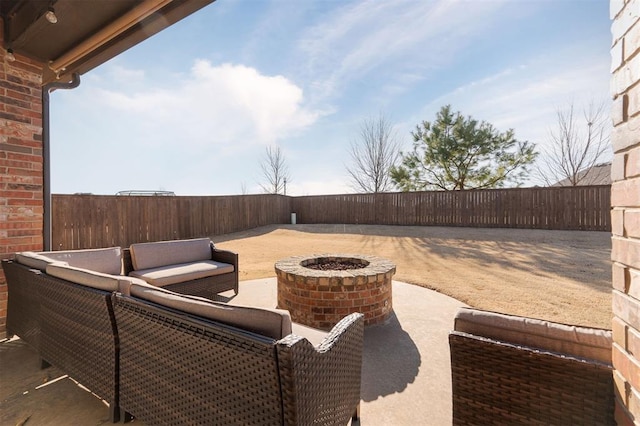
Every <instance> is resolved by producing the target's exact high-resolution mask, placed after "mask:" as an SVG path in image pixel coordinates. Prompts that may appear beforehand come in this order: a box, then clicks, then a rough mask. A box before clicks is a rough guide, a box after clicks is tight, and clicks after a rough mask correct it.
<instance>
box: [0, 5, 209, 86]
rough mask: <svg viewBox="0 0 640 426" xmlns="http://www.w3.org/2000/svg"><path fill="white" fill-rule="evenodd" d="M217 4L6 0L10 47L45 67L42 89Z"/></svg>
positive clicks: (1, 12) (3, 11) (2, 12)
mask: <svg viewBox="0 0 640 426" xmlns="http://www.w3.org/2000/svg"><path fill="white" fill-rule="evenodd" d="M213 1H214V0H90V1H87V0H2V1H0V16H1V17H2V21H3V28H4V48H5V49H12V50H13V52H14V53H16V54H20V55H24V56H26V57H29V58H31V59H34V60H36V61H38V62H40V63H42V64H43V82H42V84H47V83H50V82H53V81H59V82H68V81H70V80H71V76H72V74H73V73H76V72H77V73H79V74H84V73H86V72H87V71H90V70H92V69H93V68H95V67H97V66H99V65H101V64H103V63H105V62H107V61H108V60H110V59H111V58H113V57H115V56H117V55H118V54H120V53H122V52H124V51H125V50H127V49H129V48H130V47H132V46H134V45H136V44H138V43H140V42H141V41H144V40H146V39H147V38H148V37H150V36H152V35H154V34H156V33H158V32H159V31H161V30H163V29H165V28H167V27H169V26H170V25H172V24H174V23H176V22H178V21H180V20H181V19H183V18H185V17H186V16H188V15H190V14H191V13H193V12H195V11H197V10H199V9H201V8H203V7H204V6H206V5H208V4H210V3H212V2H213ZM51 7H52V8H53V9H54V12H55V15H56V17H57V23H51V22H49V21H48V20H47V18H46V16H45V15H46V13H47V12H48V10H49V8H51Z"/></svg>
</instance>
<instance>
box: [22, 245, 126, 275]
mask: <svg viewBox="0 0 640 426" xmlns="http://www.w3.org/2000/svg"><path fill="white" fill-rule="evenodd" d="M16 260H17V261H18V263H21V264H23V265H27V266H29V267H30V268H36V269H40V270H41V271H44V270H46V268H47V265H48V264H50V263H52V262H56V261H58V262H66V263H68V264H69V265H71V266H75V267H77V268H83V269H90V270H92V271H96V272H102V273H105V274H115V275H119V274H121V273H122V249H120V247H109V248H101V249H87V250H63V251H43V252H40V253H34V252H22V253H17V254H16Z"/></svg>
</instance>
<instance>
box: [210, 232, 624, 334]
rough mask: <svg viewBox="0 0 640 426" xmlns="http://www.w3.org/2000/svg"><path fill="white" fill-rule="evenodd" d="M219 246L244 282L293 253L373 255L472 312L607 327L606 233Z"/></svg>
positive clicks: (332, 237)
mask: <svg viewBox="0 0 640 426" xmlns="http://www.w3.org/2000/svg"><path fill="white" fill-rule="evenodd" d="M213 239H214V241H215V242H216V245H217V246H219V247H220V248H225V249H229V250H233V251H236V252H238V253H239V254H240V279H241V280H248V279H255V278H265V277H272V276H275V272H274V269H273V265H274V263H275V261H276V260H279V259H282V258H284V257H288V256H293V255H305V254H319V253H363V254H371V255H375V256H381V257H385V258H388V259H390V260H392V261H393V262H395V263H396V266H397V272H396V275H395V277H394V279H396V280H399V281H404V282H409V283H413V284H416V285H420V286H423V287H427V288H430V289H433V290H436V291H438V292H441V293H444V294H447V295H449V296H451V297H453V298H455V299H458V300H460V301H462V302H464V303H467V304H469V305H471V306H474V307H478V308H482V309H489V310H495V311H500V312H508V313H513V314H517V315H525V316H530V317H537V318H544V319H549V320H554V321H560V322H565V323H573V324H582V325H588V326H594V327H603V328H611V318H612V314H611V266H610V260H609V259H610V253H611V239H610V234H609V233H606V232H580V231H542V230H520V229H486V228H447V227H421V226H378V225H281V226H268V227H261V228H257V229H254V230H250V231H246V232H240V233H235V234H228V235H224V236H216V237H214V238H213Z"/></svg>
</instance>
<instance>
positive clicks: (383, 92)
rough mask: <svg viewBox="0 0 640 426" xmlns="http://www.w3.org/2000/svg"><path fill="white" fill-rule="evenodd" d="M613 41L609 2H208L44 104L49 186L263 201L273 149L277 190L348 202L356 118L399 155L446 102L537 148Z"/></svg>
mask: <svg viewBox="0 0 640 426" xmlns="http://www.w3.org/2000/svg"><path fill="white" fill-rule="evenodd" d="M610 45H611V34H610V20H609V2H608V1H607V0H575V1H571V0H460V1H453V0H447V1H445V0H442V1H441V0H410V1H403V0H388V1H387V0H371V1H353V2H350V1H349V2H348V1H337V0H333V1H315V0H304V1H296V0H281V1H258V0H218V1H216V2H214V3H212V4H211V5H209V6H207V7H205V8H204V9H202V10H200V11H199V12H196V13H195V14H193V15H191V16H190V17H188V18H186V19H185V20H183V21H181V22H179V23H177V24H175V25H173V26H172V27H170V28H168V29H166V30H165V31H163V32H161V33H159V34H157V35H155V36H153V37H151V38H150V39H148V40H146V41H145V42H143V43H141V44H139V45H137V46H135V47H134V48H132V49H130V50H129V51H127V52H125V53H123V54H122V55H120V56H118V57H116V58H114V59H113V60H111V61H109V62H107V63H106V64H104V65H102V66H100V67H99V68H96V69H95V70H93V71H91V72H89V73H87V74H85V75H83V76H82V77H81V79H82V83H81V84H80V87H78V88H76V89H73V90H58V91H55V92H54V93H53V94H52V95H51V160H52V167H51V173H52V190H53V192H54V193H58V194H60V193H65V194H66V193H75V192H90V193H94V194H115V193H116V192H117V191H121V190H159V189H162V190H169V191H174V192H175V193H176V194H178V195H225V194H240V193H243V192H244V193H249V194H252V193H260V192H261V189H260V183H261V182H264V178H262V176H261V171H260V164H261V161H262V159H263V158H264V155H265V149H266V147H267V146H270V145H277V146H279V147H280V148H281V149H282V151H283V153H284V156H285V159H286V161H287V164H288V166H289V169H290V175H291V180H290V182H289V184H288V187H287V194H289V195H313V194H337V193H347V192H353V190H352V188H351V186H350V181H349V177H348V172H347V167H348V166H349V165H350V164H351V161H350V158H349V145H350V143H351V142H352V141H354V140H356V139H357V133H358V130H359V127H360V125H361V123H362V121H363V120H365V119H367V118H370V117H376V116H378V115H379V114H381V113H382V114H384V115H385V116H386V117H387V118H388V119H389V120H390V121H391V122H392V123H393V124H394V127H395V130H396V132H397V134H398V136H399V138H400V141H401V144H402V146H403V148H404V150H405V151H407V150H409V149H410V148H411V142H412V138H411V131H412V130H414V129H415V127H416V125H417V124H419V123H420V122H422V121H423V120H427V121H432V120H433V119H434V117H435V114H436V112H437V111H438V110H439V109H440V107H441V106H442V105H445V104H451V106H452V108H453V109H454V110H456V111H460V112H461V113H462V114H463V115H471V116H473V118H475V119H478V120H485V121H488V122H490V123H492V124H493V125H494V126H495V127H496V128H498V129H499V130H501V131H504V130H507V129H509V128H513V129H514V130H515V134H516V138H517V139H519V140H528V141H530V142H533V143H536V144H538V145H539V146H540V147H544V146H545V144H548V133H549V130H550V129H552V128H553V127H554V124H555V114H556V111H557V109H558V108H566V107H568V106H569V105H570V104H571V103H574V104H575V105H576V107H580V108H581V107H582V106H584V105H586V104H587V103H588V102H590V101H591V100H596V101H597V102H604V103H605V104H606V105H607V107H608V105H609V104H610V96H609V75H610V70H609V68H610V53H609V49H610ZM536 183H538V182H537V181H536V180H535V179H534V178H531V179H530V180H529V181H528V182H527V184H528V185H533V184H536Z"/></svg>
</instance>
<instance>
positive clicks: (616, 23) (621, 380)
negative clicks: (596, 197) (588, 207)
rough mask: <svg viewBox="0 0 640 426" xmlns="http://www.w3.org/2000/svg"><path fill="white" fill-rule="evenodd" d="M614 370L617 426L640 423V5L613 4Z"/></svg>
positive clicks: (622, 0) (636, 1)
mask: <svg viewBox="0 0 640 426" xmlns="http://www.w3.org/2000/svg"><path fill="white" fill-rule="evenodd" d="M610 11H611V18H612V19H613V22H612V24H611V33H612V35H613V43H612V46H613V47H612V49H611V58H612V62H611V70H612V77H611V92H612V96H613V103H614V108H613V111H612V122H613V124H614V129H613V131H612V134H611V143H612V146H613V150H614V159H613V170H612V179H613V180H614V183H613V185H612V187H611V207H612V220H613V222H614V224H613V227H612V228H613V229H612V233H613V237H612V238H613V241H612V252H611V259H612V260H613V262H614V264H613V269H612V280H613V314H614V316H615V317H614V319H613V324H612V328H613V340H614V346H613V366H614V368H615V370H616V371H615V372H614V379H615V383H616V399H617V401H616V420H617V421H618V424H621V425H622V424H624V425H627V424H629V425H631V424H634V423H635V424H640V0H611V1H610Z"/></svg>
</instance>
